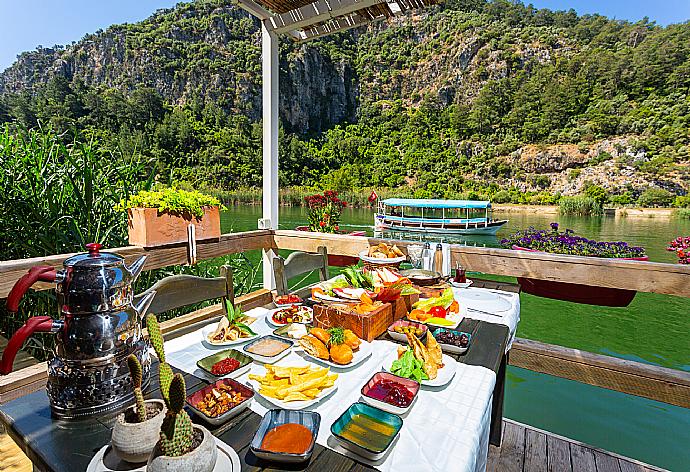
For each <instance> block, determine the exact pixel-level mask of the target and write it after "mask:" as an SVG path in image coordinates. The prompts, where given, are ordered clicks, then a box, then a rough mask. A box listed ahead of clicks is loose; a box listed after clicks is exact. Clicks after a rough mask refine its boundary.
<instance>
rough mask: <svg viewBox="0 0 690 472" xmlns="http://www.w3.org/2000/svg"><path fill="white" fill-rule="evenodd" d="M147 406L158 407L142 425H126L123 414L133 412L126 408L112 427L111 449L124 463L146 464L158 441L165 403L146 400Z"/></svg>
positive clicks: (130, 408) (131, 409)
mask: <svg viewBox="0 0 690 472" xmlns="http://www.w3.org/2000/svg"><path fill="white" fill-rule="evenodd" d="M145 403H146V404H147V405H155V406H157V407H158V414H157V415H156V416H154V417H153V418H151V419H148V420H146V421H144V422H143V423H127V422H126V421H125V413H127V412H129V411H134V408H135V407H134V406H131V407H129V408H127V410H125V411H124V412H123V413H120V415H119V416H118V417H117V420H116V421H115V426H114V427H113V435H112V439H111V441H112V447H113V451H114V452H115V454H117V456H118V457H119V458H120V459H122V460H123V461H126V462H134V463H136V462H146V461H147V459H148V458H149V456H150V455H151V451H153V448H154V447H156V444H157V443H158V440H159V439H160V431H161V425H162V424H163V418H165V411H166V408H165V403H163V401H162V400H146V402H145Z"/></svg>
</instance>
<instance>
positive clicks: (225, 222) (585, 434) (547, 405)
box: [222, 206, 690, 471]
mask: <svg viewBox="0 0 690 472" xmlns="http://www.w3.org/2000/svg"><path fill="white" fill-rule="evenodd" d="M495 216H496V217H501V218H507V219H509V222H508V224H507V225H506V226H505V227H504V228H503V229H502V230H501V231H500V232H499V233H498V236H497V237H493V236H491V237H487V236H474V237H455V238H450V239H446V241H447V242H455V243H460V244H468V245H477V246H487V247H496V246H498V245H499V243H498V241H499V240H500V238H501V237H502V236H503V235H507V234H509V233H510V232H512V231H514V230H516V229H523V228H527V227H529V226H535V227H538V228H545V227H548V224H549V223H550V222H552V221H557V222H558V223H559V224H560V225H561V228H571V229H573V230H575V231H576V232H577V233H578V234H580V235H582V236H586V237H589V238H594V239H597V240H607V241H617V240H622V241H626V242H628V243H629V244H631V245H639V246H643V247H645V248H646V250H647V253H648V255H649V256H650V260H652V261H658V262H675V256H674V254H672V253H670V252H668V251H666V250H665V248H666V245H667V244H668V242H669V241H670V240H671V239H673V238H675V237H676V236H679V235H689V234H690V220H678V219H668V218H614V217H563V216H558V215H552V214H540V213H532V212H530V213H527V212H525V213H506V214H499V213H497V214H496V215H495ZM260 217H261V207H260V206H235V207H231V208H230V209H229V210H228V211H227V212H225V213H224V214H223V217H222V226H223V231H224V232H228V231H247V230H251V229H256V227H257V219H258V218H260ZM372 220H373V216H372V211H371V210H369V209H360V208H347V209H345V212H344V213H343V218H342V223H343V224H342V225H341V226H342V228H343V229H347V230H362V229H363V230H367V231H368V234H370V235H373V228H372ZM305 221H306V212H305V209H304V208H299V207H282V208H281V209H280V227H281V228H284V229H293V228H294V227H295V226H297V225H301V224H304V223H305ZM377 235H378V234H377ZM383 237H396V238H399V239H410V238H414V237H413V236H411V235H410V234H405V233H403V234H383ZM420 237H421V238H423V236H417V239H419V238H420ZM431 240H434V241H435V240H437V238H432V239H431ZM689 289H690V288H689ZM520 300H521V305H522V311H521V320H520V324H519V326H518V333H517V334H518V336H519V337H523V338H528V339H534V340H537V341H542V342H546V343H552V344H558V345H561V346H566V347H572V348H577V349H582V350H586V351H589V352H595V353H601V354H606V355H611V356H616V357H620V358H624V359H631V360H636V361H640V362H645V363H649V364H654V365H660V366H664V367H670V368H674V369H680V370H684V371H688V372H690V299H688V298H681V297H672V296H664V295H657V294H645V293H638V294H637V296H636V297H635V300H633V302H632V303H631V304H630V306H628V307H626V308H605V307H595V306H590V305H578V304H574V303H568V302H560V301H555V300H548V299H543V298H539V297H534V296H531V295H528V294H522V295H521V299H520ZM504 415H505V416H506V417H507V418H511V419H514V420H516V421H520V422H522V423H527V424H530V425H532V426H535V427H537V428H541V429H544V430H547V431H551V432H553V433H556V434H560V435H562V436H566V437H569V438H572V439H576V440H579V441H582V442H584V443H587V444H591V445H593V446H597V447H601V448H603V449H606V450H609V451H613V452H618V453H620V454H623V455H625V456H628V457H632V458H636V459H639V460H641V461H644V462H648V463H651V464H654V465H657V466H660V467H664V468H668V469H670V470H679V471H680V470H690V468H689V466H688V464H690V448H688V444H690V410H688V409H684V408H679V407H674V406H671V405H667V404H664V403H659V402H654V401H651V400H646V399H643V398H640V397H635V396H631V395H625V394H622V393H618V392H613V391H610V390H606V389H601V388H597V387H591V386H589V385H584V384H580V383H578V382H573V381H569V380H564V379H559V378H556V377H552V376H548V375H542V374H537V373H534V372H531V371H526V370H523V369H519V368H515V367H510V368H509V371H508V382H507V386H506V398H505V411H504Z"/></svg>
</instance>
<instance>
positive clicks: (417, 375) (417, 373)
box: [391, 349, 429, 382]
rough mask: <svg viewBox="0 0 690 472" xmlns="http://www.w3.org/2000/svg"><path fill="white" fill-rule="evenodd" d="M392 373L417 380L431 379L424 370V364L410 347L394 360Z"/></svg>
mask: <svg viewBox="0 0 690 472" xmlns="http://www.w3.org/2000/svg"><path fill="white" fill-rule="evenodd" d="M391 373H392V374H395V375H397V376H400V377H405V378H406V379H412V380H416V381H417V382H421V381H422V380H428V379H429V376H428V375H426V372H424V364H422V361H420V360H419V359H417V358H416V357H415V356H414V354H412V350H410V349H408V350H407V351H405V354H403V355H402V356H401V357H400V359H397V360H395V361H393V364H392V365H391Z"/></svg>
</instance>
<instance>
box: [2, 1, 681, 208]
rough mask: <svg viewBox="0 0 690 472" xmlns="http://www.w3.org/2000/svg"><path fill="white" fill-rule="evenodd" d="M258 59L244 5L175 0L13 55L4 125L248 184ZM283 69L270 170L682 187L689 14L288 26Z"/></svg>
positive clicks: (382, 181)
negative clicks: (296, 37) (318, 35)
mask: <svg viewBox="0 0 690 472" xmlns="http://www.w3.org/2000/svg"><path fill="white" fill-rule="evenodd" d="M260 68H261V62H260V35H259V29H258V23H257V22H256V21H255V20H253V19H252V18H250V17H249V16H248V15H247V14H245V13H244V12H242V11H240V10H238V9H237V8H235V7H233V6H231V4H230V2H229V1H220V0H214V1H205V2H198V3H189V4H184V3H183V4H179V5H178V6H177V7H176V8H174V9H170V10H162V11H159V12H157V13H156V14H155V15H154V16H152V17H151V18H149V19H148V20H145V21H143V22H140V23H137V24H126V25H115V26H111V27H110V28H108V29H107V30H105V31H99V32H96V33H94V34H92V35H87V36H86V37H84V38H82V39H81V40H80V41H78V42H75V43H73V44H72V45H69V46H65V47H53V48H39V49H38V50H36V51H32V52H26V53H23V54H22V55H21V56H20V57H19V58H18V60H17V62H16V63H15V64H14V65H13V66H11V67H10V68H8V69H7V70H6V71H4V72H3V73H1V74H0V121H3V122H12V123H15V124H13V125H12V126H18V127H37V126H41V127H43V128H47V127H52V128H53V129H54V130H56V131H58V132H63V131H66V132H68V133H69V134H70V135H71V134H73V133H74V132H77V133H79V134H81V135H82V136H83V137H84V138H85V139H89V140H90V141H91V142H92V143H94V142H95V143H97V144H98V146H101V147H103V148H105V149H118V153H120V154H121V155H124V156H136V157H137V158H141V157H143V158H145V159H147V158H148V159H150V161H151V162H152V163H154V165H155V166H157V168H158V170H159V171H160V172H161V174H165V175H169V176H172V178H173V179H174V180H179V181H186V182H189V183H190V184H191V185H193V186H197V187H208V186H211V187H217V188H220V189H231V190H232V189H236V188H237V187H238V186H240V187H252V186H257V185H260V183H261V132H260V131H261V130H260V121H259V120H260V114H261V110H260V107H261V95H260V94H261V87H260V85H261V70H260ZM280 80H281V123H282V126H283V132H282V133H281V139H282V149H281V180H282V184H283V185H292V186H298V185H322V186H328V187H333V188H336V189H341V190H344V189H350V190H352V189H354V190H356V189H358V188H364V187H372V186H373V187H378V188H381V187H390V188H399V192H400V193H401V194H415V195H417V196H439V197H451V196H459V195H465V196H470V197H482V196H484V197H488V198H492V199H494V200H495V201H497V202H507V201H513V202H521V203H524V202H528V203H550V202H554V201H556V200H557V199H558V197H559V196H560V195H561V194H564V195H573V194H579V193H588V194H590V195H593V196H596V198H597V199H599V200H601V201H604V202H606V201H608V202H610V203H618V204H628V203H635V202H637V201H638V199H639V198H640V196H642V200H640V203H644V204H648V205H650V204H651V205H669V204H672V203H673V202H674V198H675V196H676V195H685V194H686V193H687V191H688V190H689V189H690V184H689V183H688V182H690V23H687V22H686V23H684V24H679V25H671V26H668V27H659V26H656V25H655V24H653V23H650V22H647V21H642V22H639V23H635V24H632V23H628V22H623V21H617V20H610V19H607V18H605V17H602V16H596V15H595V16H577V15H576V14H575V13H574V12H572V11H571V12H552V11H549V10H536V9H534V8H532V7H529V6H524V5H522V4H514V3H512V2H508V1H493V2H484V1H482V0H465V1H463V0H450V1H448V2H446V3H445V4H444V5H441V6H437V7H434V8H431V9H429V10H427V11H424V12H418V13H417V14H415V15H414V16H410V17H407V18H401V19H397V20H395V21H394V23H393V24H390V25H389V24H376V25H371V26H368V27H366V28H360V29H358V30H353V31H349V32H346V33H341V34H338V35H335V36H332V37H329V38H326V39H323V40H319V41H316V42H311V43H307V44H305V45H295V44H292V43H291V42H289V41H288V40H284V41H283V43H282V45H281V79H280ZM650 188H651V189H652V191H651V193H650V191H649V190H648V189H650ZM689 200H690V199H688V198H680V199H676V204H677V205H679V206H682V205H687V204H688V202H689Z"/></svg>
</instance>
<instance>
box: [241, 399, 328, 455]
mask: <svg viewBox="0 0 690 472" xmlns="http://www.w3.org/2000/svg"><path fill="white" fill-rule="evenodd" d="M287 423H294V424H300V425H302V426H304V427H306V428H307V429H309V431H311V434H312V441H311V444H310V445H309V448H308V449H307V450H306V451H305V452H304V454H292V453H287V452H273V451H267V450H265V449H261V443H262V442H263V440H264V436H266V433H267V432H269V431H270V430H272V429H273V428H275V427H277V426H280V425H284V424H287ZM320 425H321V415H319V414H318V413H317V412H315V411H295V410H282V409H274V410H269V411H268V412H266V414H265V415H264V417H263V419H262V420H261V424H259V429H257V430H256V434H255V435H254V439H252V442H251V444H250V445H249V448H250V449H251V451H252V452H253V453H254V455H255V456H256V457H260V458H261V459H266V460H270V461H278V462H290V463H295V462H304V461H306V460H309V458H310V457H311V455H312V453H313V452H314V445H315V444H316V436H317V435H318V434H319V426H320Z"/></svg>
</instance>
